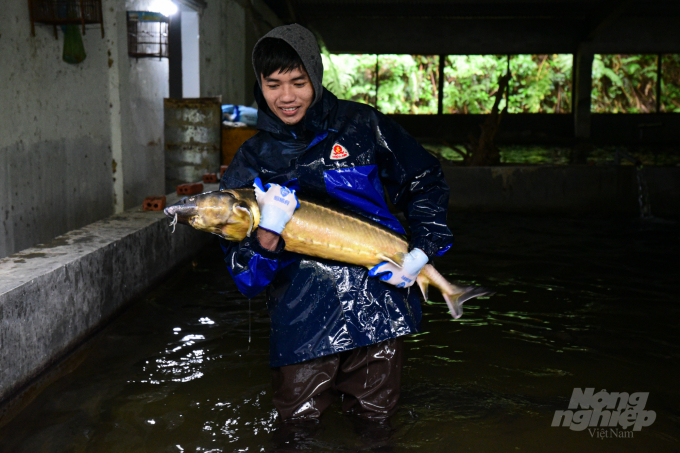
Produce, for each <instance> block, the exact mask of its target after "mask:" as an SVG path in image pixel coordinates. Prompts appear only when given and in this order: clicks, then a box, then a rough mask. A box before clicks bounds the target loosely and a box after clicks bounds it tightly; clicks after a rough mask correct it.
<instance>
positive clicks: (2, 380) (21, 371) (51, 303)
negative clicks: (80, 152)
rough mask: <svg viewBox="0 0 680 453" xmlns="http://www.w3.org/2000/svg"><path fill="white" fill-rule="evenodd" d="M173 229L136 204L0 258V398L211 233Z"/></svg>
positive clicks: (73, 344)
mask: <svg viewBox="0 0 680 453" xmlns="http://www.w3.org/2000/svg"><path fill="white" fill-rule="evenodd" d="M216 189H217V185H216V184H215V185H210V186H207V187H206V189H205V190H206V191H208V190H216ZM177 199H178V197H177V196H176V195H174V194H172V195H168V204H172V203H174V202H175V201H176V200H177ZM171 231H172V229H171V228H169V227H168V220H167V219H166V218H165V216H164V215H163V213H162V212H158V211H142V210H141V207H138V208H135V209H132V210H129V211H126V212H124V213H122V214H118V215H114V216H111V217H108V218H106V219H104V220H100V221H98V222H95V223H93V224H90V225H88V226H86V227H84V228H80V229H78V230H74V231H71V232H69V233H67V234H65V235H62V236H59V237H57V238H55V239H54V240H53V241H51V242H49V243H47V244H44V245H39V246H37V247H33V248H30V249H26V250H23V251H21V252H19V253H16V254H14V255H11V256H9V257H7V258H3V259H0V402H2V401H3V400H6V399H7V398H8V397H10V396H11V395H12V394H13V393H14V392H16V391H18V390H20V389H21V388H22V386H24V385H25V384H27V383H28V382H30V381H31V380H32V379H33V378H34V377H36V376H37V375H39V374H40V373H41V372H42V371H44V370H45V369H47V367H49V366H50V365H51V364H52V363H54V362H55V361H57V360H58V359H60V358H62V357H63V356H64V355H65V354H67V353H68V352H69V351H71V350H72V349H73V348H74V347H76V346H77V345H78V344H79V343H81V342H82V341H83V340H85V339H86V338H87V336H88V335H89V334H90V333H91V332H92V331H93V330H95V329H96V328H97V327H99V326H100V325H101V323H103V322H105V321H107V320H108V319H110V318H111V317H112V316H113V315H114V314H115V313H116V312H117V311H118V310H119V309H120V308H121V307H123V306H124V305H125V304H126V303H127V302H129V301H131V300H132V299H134V298H135V297H137V296H139V295H140V294H142V293H143V292H144V291H145V290H146V289H148V288H149V287H150V286H151V285H152V284H154V283H155V282H157V281H158V280H159V279H161V278H162V277H163V276H164V275H165V274H166V273H167V272H168V271H170V270H171V269H172V268H173V267H174V266H175V265H176V264H178V263H180V262H181V261H183V260H185V259H187V258H190V257H191V256H192V255H193V254H194V253H195V252H196V251H197V250H198V249H200V247H202V246H204V245H205V244H207V243H208V242H209V241H210V238H211V235H208V234H205V233H202V232H198V231H196V230H193V229H191V228H185V227H184V228H183V227H179V228H177V229H176V231H175V233H174V234H171Z"/></svg>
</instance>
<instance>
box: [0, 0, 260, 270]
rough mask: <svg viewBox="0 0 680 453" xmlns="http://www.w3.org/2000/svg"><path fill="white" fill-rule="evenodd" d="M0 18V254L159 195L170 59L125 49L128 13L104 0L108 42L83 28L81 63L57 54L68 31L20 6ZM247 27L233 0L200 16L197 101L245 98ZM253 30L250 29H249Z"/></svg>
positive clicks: (143, 6)
mask: <svg viewBox="0 0 680 453" xmlns="http://www.w3.org/2000/svg"><path fill="white" fill-rule="evenodd" d="M5 3H7V4H5V5H3V11H2V14H0V61H1V62H2V64H0V81H1V82H2V83H0V106H2V108H1V109H0V257H4V256H7V255H9V254H11V253H14V252H16V251H18V250H22V249H25V248H27V247H30V246H33V245H35V244H38V243H41V242H44V241H47V240H49V239H50V238H53V237H55V236H57V235H59V234H62V233H65V232H67V231H69V230H72V229H74V228H78V227H81V226H83V225H86V224H88V223H91V222H93V221H96V220H98V219H101V218H103V217H105V216H107V215H110V214H112V213H113V212H121V211H123V210H124V209H126V208H129V207H130V206H134V205H137V204H139V203H141V201H142V200H143V199H144V198H145V197H147V196H149V195H160V194H162V193H164V179H165V175H164V151H163V150H164V146H163V98H164V97H167V96H168V61H167V59H157V58H145V59H135V58H130V57H128V55H127V25H126V16H125V12H126V11H127V10H149V9H150V8H151V5H152V0H125V1H123V0H103V1H102V4H103V14H104V28H105V34H106V35H105V38H102V37H101V33H100V30H99V28H98V26H97V27H92V26H89V27H88V30H87V33H86V35H85V36H84V37H83V42H84V46H85V50H86V53H87V58H86V59H85V61H83V62H82V63H80V64H78V65H70V64H67V63H65V62H63V61H62V59H61V57H62V49H63V33H62V32H61V31H59V34H58V35H59V39H58V40H55V38H54V35H53V28H52V26H48V25H42V24H36V36H35V37H32V36H31V35H30V29H31V27H30V21H29V14H28V6H27V2H26V1H10V2H5ZM248 26H249V22H248V21H247V20H246V16H245V13H244V9H243V6H241V5H240V4H239V2H238V1H237V0H223V1H215V2H212V1H211V2H208V7H207V9H206V10H205V11H204V12H203V14H201V15H200V16H199V29H200V42H199V45H200V83H201V95H202V96H216V95H222V97H223V99H224V100H225V101H229V102H237V103H243V102H245V100H246V99H245V98H246V95H245V93H246V92H250V90H251V89H252V87H250V86H249V87H247V88H246V87H245V83H246V82H245V77H246V76H245V73H246V71H248V72H250V71H251V69H250V66H248V67H247V68H246V67H244V61H245V60H246V53H247V49H246V48H245V47H246V42H245V41H246V34H247V30H248ZM250 26H251V28H252V25H250Z"/></svg>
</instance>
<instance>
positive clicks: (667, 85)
mask: <svg viewBox="0 0 680 453" xmlns="http://www.w3.org/2000/svg"><path fill="white" fill-rule="evenodd" d="M661 111H662V112H675V113H680V54H671V55H664V56H663V57H662V58H661Z"/></svg>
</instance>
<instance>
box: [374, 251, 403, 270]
mask: <svg viewBox="0 0 680 453" xmlns="http://www.w3.org/2000/svg"><path fill="white" fill-rule="evenodd" d="M403 255H404V254H403V253H397V254H396V255H395V256H387V255H378V259H379V260H380V261H387V262H388V263H392V264H394V265H395V266H397V267H402V266H403V265H404V257H403Z"/></svg>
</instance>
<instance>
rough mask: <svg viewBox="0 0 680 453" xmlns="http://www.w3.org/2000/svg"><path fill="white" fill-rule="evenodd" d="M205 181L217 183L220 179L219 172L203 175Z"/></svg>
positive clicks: (206, 182)
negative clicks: (218, 177)
mask: <svg viewBox="0 0 680 453" xmlns="http://www.w3.org/2000/svg"><path fill="white" fill-rule="evenodd" d="M203 182H204V183H205V184H215V183H217V182H219V179H217V173H206V174H204V175H203Z"/></svg>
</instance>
